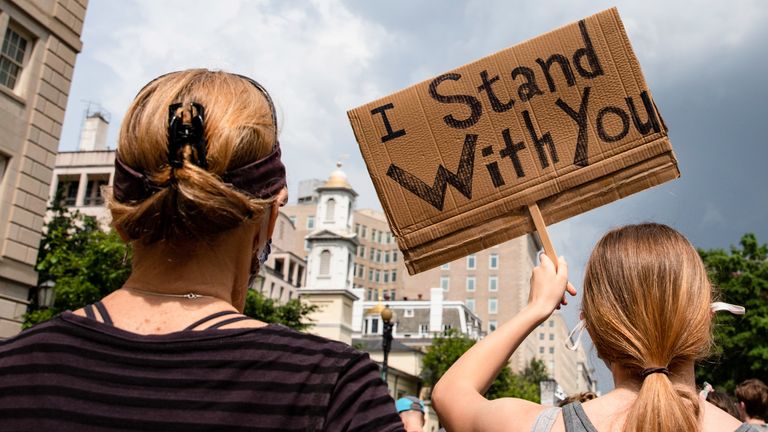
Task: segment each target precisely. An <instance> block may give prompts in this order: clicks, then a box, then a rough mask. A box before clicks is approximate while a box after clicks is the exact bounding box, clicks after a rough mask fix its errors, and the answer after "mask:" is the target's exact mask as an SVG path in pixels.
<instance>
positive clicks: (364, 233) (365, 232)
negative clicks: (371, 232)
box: [360, 225, 368, 238]
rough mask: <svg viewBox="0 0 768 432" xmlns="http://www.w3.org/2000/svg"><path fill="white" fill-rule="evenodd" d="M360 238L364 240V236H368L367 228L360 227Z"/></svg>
mask: <svg viewBox="0 0 768 432" xmlns="http://www.w3.org/2000/svg"><path fill="white" fill-rule="evenodd" d="M360 229H361V231H360V237H362V238H365V236H366V235H368V227H367V226H365V225H360Z"/></svg>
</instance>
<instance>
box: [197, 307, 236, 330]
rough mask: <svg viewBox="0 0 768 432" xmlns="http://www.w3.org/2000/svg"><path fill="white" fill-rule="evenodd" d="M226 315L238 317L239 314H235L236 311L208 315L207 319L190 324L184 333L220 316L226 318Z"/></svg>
mask: <svg viewBox="0 0 768 432" xmlns="http://www.w3.org/2000/svg"><path fill="white" fill-rule="evenodd" d="M226 315H240V313H239V312H236V311H220V312H216V313H212V314H210V315H208V316H207V317H205V318H201V319H199V320H197V321H195V322H193V323H192V324H190V325H188V326H187V327H186V328H185V329H184V331H188V330H194V329H195V328H196V327H199V326H200V325H201V324H205V323H207V322H208V321H210V320H212V319H216V318H218V317H222V316H226ZM224 321H228V320H224ZM222 322H223V321H222Z"/></svg>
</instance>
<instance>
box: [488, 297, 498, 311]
mask: <svg viewBox="0 0 768 432" xmlns="http://www.w3.org/2000/svg"><path fill="white" fill-rule="evenodd" d="M498 312H499V300H498V299H495V298H492V299H490V300H488V313H489V314H495V313H498Z"/></svg>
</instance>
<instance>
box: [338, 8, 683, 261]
mask: <svg viewBox="0 0 768 432" xmlns="http://www.w3.org/2000/svg"><path fill="white" fill-rule="evenodd" d="M348 115H349V119H350V122H351V123H352V128H353V129H354V132H355V137H356V138H357V141H358V143H359V144H360V150H361V152H362V154H363V158H364V159H365V163H366V164H367V166H368V171H369V172H370V174H371V178H372V179H373V184H374V186H375V187H376V192H377V193H378V195H379V198H380V199H381V203H382V206H383V207H384V212H385V213H386V215H387V218H388V220H389V224H390V227H391V228H392V232H393V233H394V235H395V237H396V238H397V242H398V246H399V247H400V249H401V250H402V252H403V256H404V258H405V262H406V266H407V267H408V271H409V272H410V273H411V274H415V273H418V272H421V271H424V270H427V269H429V268H432V267H435V266H438V265H440V264H443V263H446V262H449V261H452V260H455V259H458V258H461V257H463V256H466V255H469V254H471V253H474V252H477V251H479V250H482V249H485V248H488V247H491V246H493V245H495V244H498V243H501V242H504V241H507V240H510V239H512V238H515V237H518V236H521V235H523V234H526V233H530V232H532V231H533V230H534V227H533V223H532V221H531V218H530V216H529V214H528V210H527V205H528V204H533V203H538V206H539V208H540V209H541V211H542V214H543V216H544V220H545V222H546V223H548V224H551V223H555V222H558V221H561V220H563V219H566V218H568V217H570V216H574V215H576V214H579V213H583V212H585V211H587V210H590V209H593V208H595V207H598V206H600V205H603V204H606V203H609V202H611V201H615V200H618V199H620V198H622V197H625V196H627V195H629V194H632V193H634V192H638V191H640V190H643V189H646V188H648V187H651V186H654V185H657V184H660V183H663V182H665V181H667V180H671V179H674V178H676V177H679V175H680V173H679V171H678V168H677V161H676V159H675V156H674V154H673V153H672V146H671V144H670V143H669V140H668V138H667V130H666V126H665V125H664V122H663V120H662V119H661V116H660V115H659V113H658V112H657V110H656V106H655V104H654V102H653V98H652V97H651V93H650V91H649V90H648V87H647V86H646V84H645V80H644V78H643V75H642V73H641V71H640V66H639V65H638V63H637V59H636V58H635V54H634V53H633V52H632V48H631V47H630V44H629V40H628V39H627V35H626V33H625V32H624V27H623V25H622V23H621V20H620V18H619V14H618V11H617V10H616V9H615V8H614V9H609V10H607V11H604V12H601V13H598V14H596V15H593V16H591V17H588V18H586V19H583V20H581V21H579V22H577V23H573V24H570V25H567V26H565V27H562V28H560V29H558V30H555V31H552V32H550V33H547V34H544V35H542V36H539V37H537V38H535V39H532V40H529V41H527V42H524V43H521V44H519V45H516V46H514V47H511V48H508V49H505V50H503V51H500V52H498V53H496V54H493V55H490V56H488V57H485V58H483V59H480V60H478V61H476V62H473V63H470V64H468V65H465V66H462V67H460V68H457V69H454V70H452V71H450V72H447V73H444V74H441V75H439V76H437V77H435V78H433V79H430V80H427V81H424V82H422V83H419V84H416V85H413V86H411V87H408V88H406V89H404V90H401V91H398V92H396V93H394V94H391V95H389V96H386V97H384V98H381V99H379V100H376V101H374V102H371V103H368V104H366V105H363V106H361V107H359V108H355V109H353V110H351V111H349V112H348Z"/></svg>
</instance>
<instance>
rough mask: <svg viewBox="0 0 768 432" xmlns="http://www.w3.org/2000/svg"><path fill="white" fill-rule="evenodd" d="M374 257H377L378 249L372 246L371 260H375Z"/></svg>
mask: <svg viewBox="0 0 768 432" xmlns="http://www.w3.org/2000/svg"><path fill="white" fill-rule="evenodd" d="M374 258H376V249H374V248H371V257H370V258H369V260H371V261H373V260H374Z"/></svg>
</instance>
